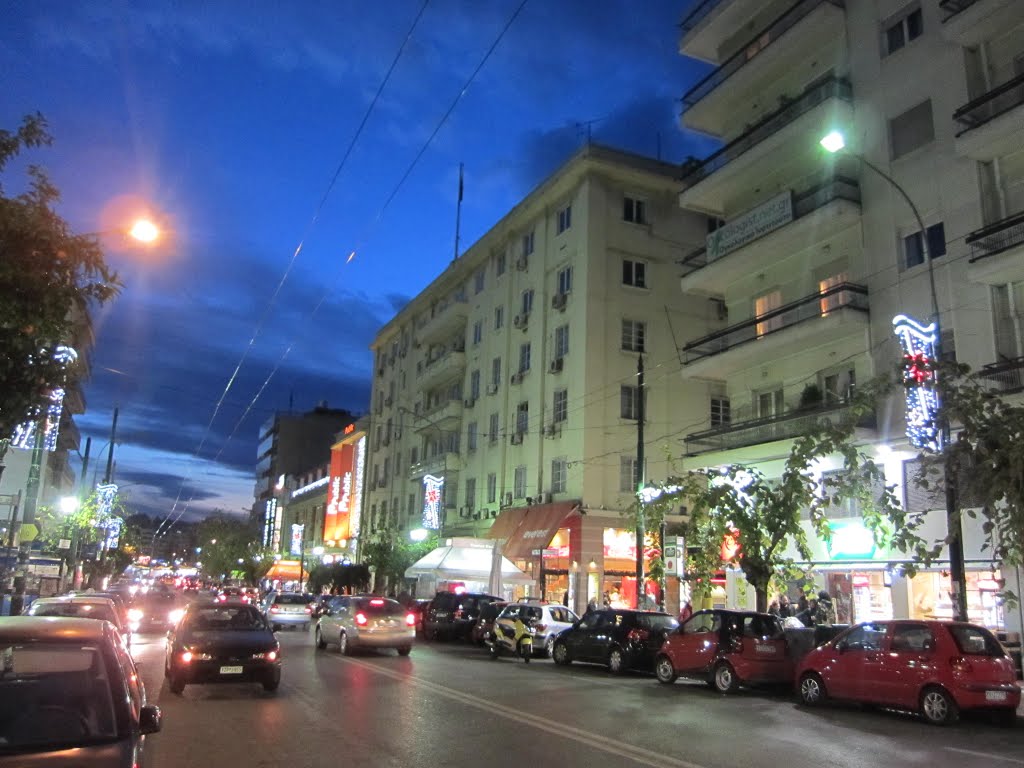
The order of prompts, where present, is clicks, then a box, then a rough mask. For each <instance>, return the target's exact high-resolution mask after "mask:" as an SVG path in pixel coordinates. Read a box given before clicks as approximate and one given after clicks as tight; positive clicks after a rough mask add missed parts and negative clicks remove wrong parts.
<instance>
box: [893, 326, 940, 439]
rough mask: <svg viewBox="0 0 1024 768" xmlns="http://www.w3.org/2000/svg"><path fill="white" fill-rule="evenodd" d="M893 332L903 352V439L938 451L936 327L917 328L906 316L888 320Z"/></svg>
mask: <svg viewBox="0 0 1024 768" xmlns="http://www.w3.org/2000/svg"><path fill="white" fill-rule="evenodd" d="M892 326H893V331H894V332H895V334H896V337H897V338H898V339H899V341H900V346H901V347H902V348H903V362H902V379H903V387H904V390H905V392H906V404H907V438H908V439H909V440H910V444H911V445H913V446H914V447H916V448H923V449H926V450H929V451H934V452H936V453H938V452H940V451H941V450H942V429H941V425H940V424H939V393H938V390H937V388H936V383H937V378H936V376H937V375H936V371H935V365H936V359H935V345H936V343H937V341H938V333H937V331H938V326H937V325H936V324H935V323H934V322H932V323H930V324H929V325H921V324H920V323H918V322H917V321H916V320H913V319H912V318H909V317H907V316H906V315H896V317H894V318H893V319H892Z"/></svg>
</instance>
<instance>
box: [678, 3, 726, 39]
mask: <svg viewBox="0 0 1024 768" xmlns="http://www.w3.org/2000/svg"><path fill="white" fill-rule="evenodd" d="M721 2H722V0H702V2H699V3H697V7H696V8H694V9H693V10H692V11H690V12H689V13H688V14H687V15H686V18H684V19H683V20H682V21H681V22H679V31H680V32H681V33H682V34H684V35H685V34H687V33H688V32H690V31H691V30H692V29H693V28H694V27H696V26H697V25H698V24H700V23H701V21H703V20H704V17H705V16H707V15H708V14H709V13H710V12H711V11H712V10H714V8H715V6H717V5H719V4H721Z"/></svg>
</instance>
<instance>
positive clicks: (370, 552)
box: [363, 536, 438, 594]
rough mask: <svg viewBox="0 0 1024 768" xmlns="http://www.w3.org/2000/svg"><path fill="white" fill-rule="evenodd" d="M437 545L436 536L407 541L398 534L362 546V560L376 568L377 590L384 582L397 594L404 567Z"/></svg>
mask: <svg viewBox="0 0 1024 768" xmlns="http://www.w3.org/2000/svg"><path fill="white" fill-rule="evenodd" d="M437 545H438V539H437V537H436V536H432V537H430V538H429V539H427V540H426V541H420V542H411V541H407V540H405V539H403V538H402V537H400V536H399V537H397V538H394V539H378V540H376V541H369V542H367V543H366V544H365V545H364V546H363V561H364V562H365V563H366V564H367V565H368V566H372V567H374V568H375V569H376V573H377V580H376V588H377V590H378V591H380V590H381V589H382V587H381V585H382V584H384V585H386V588H387V589H389V590H391V591H392V592H395V593H396V594H397V592H398V591H399V590H398V588H399V585H402V584H404V583H405V571H406V569H407V568H408V567H409V566H410V565H412V564H413V563H415V562H416V561H417V560H419V559H420V558H421V557H423V556H424V555H426V554H428V553H430V552H432V551H434V550H435V549H436V548H437Z"/></svg>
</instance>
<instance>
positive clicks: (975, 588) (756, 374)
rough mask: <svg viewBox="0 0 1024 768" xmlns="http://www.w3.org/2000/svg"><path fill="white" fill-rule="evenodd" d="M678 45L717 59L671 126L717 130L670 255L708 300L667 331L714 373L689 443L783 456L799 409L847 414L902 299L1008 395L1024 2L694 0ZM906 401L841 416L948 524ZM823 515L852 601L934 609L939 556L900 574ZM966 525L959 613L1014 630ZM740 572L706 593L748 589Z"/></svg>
mask: <svg viewBox="0 0 1024 768" xmlns="http://www.w3.org/2000/svg"><path fill="white" fill-rule="evenodd" d="M679 48H680V52H681V53H682V54H683V55H684V56H689V57H692V58H695V59H700V60H702V61H705V62H708V63H709V64H710V65H711V66H712V69H711V70H710V71H709V73H708V74H707V76H706V77H704V78H703V79H702V80H701V81H700V82H698V83H696V84H695V85H694V86H693V87H692V88H690V89H689V90H688V91H687V92H686V94H685V95H684V96H683V99H682V105H683V107H682V116H681V122H682V126H683V128H684V130H689V131H697V132H700V133H702V134H705V135H711V136H715V137H718V138H720V139H721V141H722V147H721V149H719V150H718V151H717V152H715V153H714V154H712V155H711V156H709V157H707V158H705V159H704V160H701V161H695V160H694V161H690V162H688V163H686V164H685V165H684V167H683V189H682V192H681V193H680V196H679V202H680V205H681V206H682V207H683V208H684V209H686V210H689V211H694V212H699V213H702V214H704V215H706V216H707V217H708V218H709V221H710V222H711V224H710V228H711V229H713V231H712V232H711V233H710V234H709V235H708V237H707V239H706V242H705V243H704V244H703V245H702V246H701V247H700V248H698V249H695V250H694V251H693V252H692V253H690V254H687V255H686V256H685V257H684V258H683V259H682V260H681V266H682V278H681V288H682V291H683V294H684V295H685V296H687V297H693V296H703V297H704V300H705V301H706V302H708V303H709V304H710V305H711V306H714V307H715V308H717V310H718V312H717V317H716V320H715V325H714V326H713V327H712V328H711V329H710V331H709V332H707V333H705V334H690V335H688V336H687V337H686V338H685V340H684V341H683V345H682V347H683V349H682V354H683V380H684V381H692V380H701V381H707V382H710V387H711V390H710V392H709V393H708V400H707V402H706V404H705V407H704V409H703V410H704V414H703V416H704V420H703V424H702V425H701V426H700V427H699V428H698V429H695V430H693V431H691V432H690V433H689V434H687V435H686V442H685V452H686V454H687V464H688V465H689V466H691V467H696V466H717V465H721V464H725V463H732V462H743V463H748V464H751V463H752V464H755V465H757V466H758V467H759V468H760V469H762V470H763V471H764V472H765V473H766V474H767V475H768V476H769V477H770V476H772V474H773V473H778V472H779V471H780V469H781V462H782V458H783V456H784V455H785V454H786V453H787V451H788V448H789V445H790V444H791V443H790V440H791V438H793V437H795V436H797V435H799V434H800V433H801V432H802V431H803V429H804V428H805V427H806V425H807V423H808V421H810V420H812V419H817V418H820V417H822V416H827V417H828V418H831V419H842V418H844V417H845V416H844V413H846V412H847V403H848V398H849V395H850V393H851V391H852V389H853V388H854V387H856V386H857V383H858V382H865V381H867V380H869V379H871V378H872V377H873V376H875V375H876V374H879V373H886V372H891V371H893V370H895V366H896V365H897V363H898V361H899V359H900V357H901V351H900V348H899V346H898V343H897V339H896V337H895V335H894V333H893V318H894V317H895V316H897V315H899V314H905V315H908V316H911V317H913V318H916V319H917V320H919V321H921V322H922V323H924V324H927V323H928V322H929V321H930V320H931V319H932V318H933V317H935V316H937V320H938V325H939V329H940V331H941V338H940V349H941V352H942V355H943V357H947V358H955V359H956V360H958V361H959V362H962V363H967V364H969V365H970V366H971V367H972V368H973V369H975V370H980V371H981V372H982V374H983V375H985V376H988V377H989V378H990V379H991V380H992V382H993V384H994V385H995V386H997V387H999V388H1001V389H1003V390H1004V392H1005V393H1006V394H1008V395H1009V396H1014V395H1013V393H1014V392H1019V391H1020V390H1021V389H1022V384H1024V381H1022V377H1021V371H1022V368H1024V360H1022V357H1021V354H1022V350H1021V341H1022V334H1021V330H1022V326H1021V319H1022V318H1021V308H1022V307H1024V304H1022V301H1024V291H1022V290H1021V289H1022V286H1024V3H1020V2H1014V0H941V2H935V1H932V0H923V1H919V0H911V1H910V2H908V1H907V0H879V1H877V2H866V0H845V2H844V1H843V0H767V1H764V0H717V1H716V0H704V1H703V2H697V3H694V4H693V5H692V6H691V8H690V9H689V12H688V15H687V16H686V17H684V20H683V22H682V25H681V37H680V43H679ZM833 131H835V132H839V133H841V135H843V136H844V137H845V141H846V147H845V148H844V149H842V150H840V151H839V152H837V153H835V154H829V153H828V152H826V151H825V150H824V149H823V148H822V146H821V145H820V144H819V141H820V140H821V139H822V138H823V137H824V136H826V135H827V134H829V133H830V132H833ZM904 193H905V196H904ZM908 199H909V201H912V204H913V207H912V206H911V204H910V203H908ZM915 208H916V211H917V212H918V213H919V215H920V219H921V220H922V223H919V221H918V216H917V214H916V213H915V210H914V209H915ZM922 224H923V227H922ZM904 416H905V414H904V411H903V404H902V399H899V400H898V399H895V398H894V399H893V400H892V401H891V402H890V403H888V404H887V407H883V408H880V409H879V412H878V413H877V415H876V418H875V419H873V420H871V421H870V422H863V423H861V424H859V425H858V429H859V432H858V434H859V437H860V440H861V442H862V443H863V444H865V445H873V446H875V450H876V451H877V455H878V456H879V458H880V459H881V460H882V461H883V463H884V465H885V468H886V480H887V483H889V484H892V485H894V486H896V493H897V495H902V497H903V498H904V501H905V504H906V506H907V507H908V508H911V509H914V510H931V512H930V514H929V517H928V520H927V522H926V529H927V530H926V531H925V533H926V534H927V535H931V536H934V537H935V538H938V539H941V538H943V537H944V535H945V513H944V502H943V500H942V499H941V498H940V499H935V498H924V497H923V495H922V494H921V493H919V492H918V491H917V489H916V488H915V487H914V486H913V483H912V478H913V476H914V469H915V462H914V459H915V457H916V456H917V453H918V451H917V449H915V448H913V447H912V446H910V445H909V444H908V441H907V439H906V436H905V418H904ZM834 469H837V467H830V466H823V467H822V468H821V471H822V472H828V471H833V470H834ZM833 517H834V520H833V529H834V530H835V531H841V533H840V536H839V539H840V541H841V542H842V543H841V544H838V545H837V544H836V543H835V542H833V545H832V546H831V547H826V546H824V544H822V543H819V544H820V546H819V548H818V551H817V552H816V555H815V562H814V565H815V566H816V569H817V570H818V572H819V573H820V574H821V575H820V576H819V579H820V581H821V584H820V586H822V587H824V588H828V589H829V590H830V591H832V592H833V593H835V594H836V595H837V596H839V597H840V599H841V603H845V604H846V606H847V612H846V617H845V618H847V619H854V620H861V619H866V618H881V617H892V616H895V617H908V616H910V617H926V616H928V617H930V616H937V617H949V616H950V615H951V613H952V605H951V601H950V598H949V580H948V554H944V557H946V558H947V560H946V562H944V563H940V564H939V565H938V567H936V568H935V569H932V570H929V571H926V572H924V573H921V574H919V575H918V576H916V577H914V578H913V579H908V578H906V577H905V576H902V575H901V574H900V572H899V570H898V569H897V570H896V571H895V572H894V571H893V570H891V569H888V568H887V567H886V564H887V562H888V561H889V558H890V555H891V554H892V553H884V552H876V551H875V550H874V548H873V547H872V546H870V542H869V541H867V540H866V539H865V538H864V536H863V531H858V530H857V525H858V524H859V523H858V521H857V518H858V517H859V514H858V511H857V510H855V509H848V510H835V511H834V516H833ZM848 518H849V519H848ZM982 543H983V536H982V532H981V530H980V523H979V522H978V521H976V520H972V519H970V518H967V517H965V518H964V544H965V550H966V553H965V554H966V560H967V570H968V589H969V603H970V605H969V612H970V615H971V617H972V619H974V620H978V621H983V622H984V623H986V624H988V625H989V626H992V627H995V628H999V629H1002V628H1010V629H1017V630H1019V629H1020V624H1021V616H1020V613H1019V610H1018V609H1013V610H1007V611H1004V609H1003V607H1002V606H1000V605H999V604H998V601H997V600H996V599H995V597H994V594H995V591H996V590H997V589H998V585H999V580H1000V579H1001V578H1006V579H1007V580H1008V582H1009V583H1008V584H1007V586H1008V587H1010V588H1014V587H1015V583H1014V579H1017V580H1018V581H1019V578H1020V575H1019V574H1018V573H1002V572H1001V571H1000V569H999V564H998V563H996V564H993V563H992V562H991V561H990V558H989V557H988V556H987V555H986V553H985V552H983V551H982ZM732 580H733V582H735V575H733V577H732ZM738 586H739V585H737V584H735V583H733V584H731V591H730V590H726V591H725V592H723V594H722V595H720V599H721V600H723V601H725V600H731V601H733V602H746V601H747V600H752V599H753V596H752V590H750V591H749V595H744V594H741V592H742V590H738Z"/></svg>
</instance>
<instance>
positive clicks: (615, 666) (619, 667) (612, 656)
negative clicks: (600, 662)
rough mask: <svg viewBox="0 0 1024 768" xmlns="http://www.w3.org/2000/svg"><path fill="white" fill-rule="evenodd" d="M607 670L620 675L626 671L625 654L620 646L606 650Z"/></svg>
mask: <svg viewBox="0 0 1024 768" xmlns="http://www.w3.org/2000/svg"><path fill="white" fill-rule="evenodd" d="M608 671H609V672H611V673H612V674H613V675H621V674H622V673H623V672H625V671H626V656H625V654H624V653H623V652H622V649H621V648H612V649H611V651H609V652H608Z"/></svg>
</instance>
